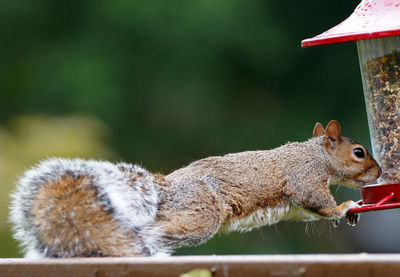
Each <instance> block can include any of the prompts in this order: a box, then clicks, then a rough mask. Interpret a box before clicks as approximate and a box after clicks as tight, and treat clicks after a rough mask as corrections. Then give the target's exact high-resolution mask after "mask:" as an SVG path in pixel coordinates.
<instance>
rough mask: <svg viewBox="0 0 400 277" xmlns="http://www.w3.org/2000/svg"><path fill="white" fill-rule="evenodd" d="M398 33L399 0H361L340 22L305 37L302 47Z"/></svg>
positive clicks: (399, 33) (399, 27)
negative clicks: (313, 35)
mask: <svg viewBox="0 0 400 277" xmlns="http://www.w3.org/2000/svg"><path fill="white" fill-rule="evenodd" d="M394 35H400V0H362V1H361V3H360V4H359V5H358V6H357V8H356V9H355V10H354V12H353V13H352V14H351V15H350V16H349V17H348V18H347V19H346V20H345V21H343V22H342V23H340V24H339V25H336V26H335V27H333V28H331V29H329V30H328V31H325V32H323V33H322V34H320V35H318V36H316V37H313V38H308V39H305V40H303V41H302V42H301V46H302V47H308V46H315V45H323V44H331V43H339V42H346V41H354V40H361V39H371V38H380V37H388V36H394Z"/></svg>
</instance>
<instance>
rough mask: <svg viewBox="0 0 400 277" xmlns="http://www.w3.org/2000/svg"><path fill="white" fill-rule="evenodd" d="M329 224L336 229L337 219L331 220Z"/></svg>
mask: <svg viewBox="0 0 400 277" xmlns="http://www.w3.org/2000/svg"><path fill="white" fill-rule="evenodd" d="M331 222H332V226H333V228H337V227H338V225H339V219H333V220H331Z"/></svg>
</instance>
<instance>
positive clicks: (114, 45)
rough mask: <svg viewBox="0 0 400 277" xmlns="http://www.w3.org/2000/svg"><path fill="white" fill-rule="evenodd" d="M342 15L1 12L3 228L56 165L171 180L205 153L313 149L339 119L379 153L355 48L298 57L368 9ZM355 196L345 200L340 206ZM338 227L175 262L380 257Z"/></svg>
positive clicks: (288, 226) (227, 243)
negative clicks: (138, 169)
mask: <svg viewBox="0 0 400 277" xmlns="http://www.w3.org/2000/svg"><path fill="white" fill-rule="evenodd" d="M332 3H333V2H327V1H311V0H305V1H301V2H294V1H272V0H254V1H251V2H249V1H243V0H229V1H224V0H222V1H210V0H201V1H200V0H192V1H185V2H182V1H174V0H172V1H168V2H165V1H160V0H153V1H127V0H115V1H105V0H99V1H90V0H89V1H77V0H71V1H50V0H37V1H26V0H20V1H4V0H0V37H1V38H2V43H1V44H0V76H1V77H0V125H1V126H2V127H1V132H0V162H1V166H2V168H0V170H1V173H0V174H1V177H2V178H1V180H2V192H1V197H2V198H1V199H2V200H1V201H2V202H1V203H2V208H1V211H0V212H1V216H2V219H3V218H4V217H5V214H6V206H7V205H6V204H5V202H4V201H6V194H8V190H9V189H10V188H11V187H12V183H13V182H14V181H15V179H16V177H15V176H17V175H21V174H22V172H23V168H24V167H28V166H30V165H32V164H34V163H35V162H36V161H37V160H38V159H41V158H44V157H46V156H48V155H56V156H75V155H78V156H82V157H90V158H111V159H117V160H125V161H128V162H133V163H140V164H142V165H143V166H145V167H146V168H148V169H149V170H153V171H160V172H164V173H167V172H170V171H171V170H173V169H176V168H178V167H180V166H183V165H185V164H187V163H189V162H191V161H193V160H196V159H199V158H202V157H205V156H208V155H220V154H224V153H229V152H238V151H243V150H252V149H268V148H271V147H276V146H278V145H280V144H282V143H285V142H286V141H289V140H290V141H295V140H305V139H306V138H308V137H310V135H311V132H312V128H313V125H314V123H315V122H316V121H321V122H322V123H324V124H326V123H327V122H328V121H329V120H330V119H333V118H335V119H338V120H339V121H340V122H341V123H342V128H343V132H344V134H345V135H347V136H350V137H352V138H354V139H356V140H358V141H360V142H361V143H364V144H366V145H367V147H368V148H369V147H370V145H369V136H368V127H367V120H366V114H365V108H364V99H363V95H362V87H361V78H360V73H359V68H358V60H357V53H356V47H355V44H354V43H345V44H340V45H330V46H321V47H315V48H310V49H301V48H300V41H301V40H302V39H304V38H307V37H311V36H313V35H316V34H319V33H321V32H322V31H325V30H326V29H328V28H330V27H332V26H334V25H336V24H337V23H339V22H340V21H341V20H343V19H345V18H346V17H347V16H348V15H349V14H350V13H351V12H352V11H353V9H354V8H355V7H356V5H357V4H358V1H356V0H353V1H348V0H338V1H335V4H334V5H332ZM35 114H41V115H46V116H31V115H35ZM71 114H80V115H87V116H84V117H82V116H80V117H79V116H77V117H74V116H72V117H68V116H67V117H65V115H71ZM26 115H30V116H26ZM105 126H107V127H105ZM105 134H110V135H109V136H106V137H104V135H105ZM113 153H118V154H115V155H112V154H113ZM358 197H359V195H358V192H354V191H351V190H341V191H340V193H339V195H338V200H343V199H348V198H351V199H355V200H356V199H357V198H358ZM366 217H367V216H366ZM362 222H363V221H362ZM2 226H4V224H3V225H2ZM306 226H308V227H307V228H306ZM3 228H4V227H3ZM340 228H343V229H338V230H332V231H330V227H329V223H327V222H325V223H313V224H312V225H310V224H309V225H306V224H304V223H281V224H278V225H277V226H275V227H269V228H268V227H266V228H263V229H260V230H258V231H254V232H251V233H248V234H243V235H239V234H231V235H226V236H222V237H221V238H219V237H216V238H215V239H213V240H212V241H210V243H207V244H205V245H203V246H201V247H197V248H187V249H182V250H180V251H179V252H178V253H182V254H183V253H185V254H190V253H197V254H201V253H203V254H205V253H207V254H211V253H218V254H223V253H309V252H351V251H367V250H368V251H369V250H371V251H373V250H375V251H376V250H377V249H380V248H379V247H378V246H377V247H378V248H367V247H366V246H365V244H363V243H362V242H358V241H357V240H356V239H354V237H352V236H351V234H352V233H351V232H350V231H348V228H346V227H340ZM2 230H4V229H2ZM305 230H307V235H306V234H305ZM312 230H314V231H315V233H316V234H313V231H312ZM318 230H322V231H318ZM352 230H357V229H352ZM358 231H359V229H358ZM352 232H357V231H352ZM3 233H4V232H3ZM318 234H319V235H318ZM0 239H1V243H2V248H1V251H0V255H3V256H15V255H16V252H15V246H14V245H15V243H14V242H13V241H11V240H10V239H9V236H8V235H7V237H5V235H4V236H2V237H1V238H0ZM3 242H4V243H3ZM10 249H11V250H10ZM399 249H400V248H399ZM389 250H391V251H394V250H393V249H390V248H384V249H381V251H389Z"/></svg>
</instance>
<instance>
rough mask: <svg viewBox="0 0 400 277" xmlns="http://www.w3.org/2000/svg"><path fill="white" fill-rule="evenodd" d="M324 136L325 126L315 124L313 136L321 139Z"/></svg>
mask: <svg viewBox="0 0 400 277" xmlns="http://www.w3.org/2000/svg"><path fill="white" fill-rule="evenodd" d="M323 135H325V130H324V126H322V124H321V123H319V122H317V123H315V126H314V131H313V134H312V136H313V137H319V136H323Z"/></svg>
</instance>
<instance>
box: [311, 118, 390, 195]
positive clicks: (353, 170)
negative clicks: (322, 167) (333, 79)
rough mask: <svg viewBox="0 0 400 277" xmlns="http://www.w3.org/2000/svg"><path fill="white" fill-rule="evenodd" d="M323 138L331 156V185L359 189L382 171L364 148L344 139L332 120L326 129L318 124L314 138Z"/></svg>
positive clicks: (325, 147)
mask: <svg viewBox="0 0 400 277" xmlns="http://www.w3.org/2000/svg"><path fill="white" fill-rule="evenodd" d="M317 136H323V139H322V144H323V147H324V149H325V151H326V153H327V155H328V156H329V161H330V165H329V166H330V167H331V168H330V170H331V171H332V178H331V180H330V183H333V184H341V185H345V186H349V187H352V188H359V187H362V186H364V185H366V184H371V183H373V182H375V181H376V179H378V177H379V176H380V175H381V174H382V170H381V168H380V167H379V165H378V164H377V162H376V161H375V160H374V158H372V156H371V155H370V154H369V153H368V152H367V150H366V149H365V147H364V146H362V145H361V144H358V143H356V142H355V141H353V140H352V139H350V138H347V137H342V132H341V127H340V124H339V122H337V121H336V120H332V121H331V122H329V123H328V125H327V126H326V128H325V129H324V127H323V126H322V124H321V123H319V122H318V123H316V124H315V127H314V131H313V137H317Z"/></svg>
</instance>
